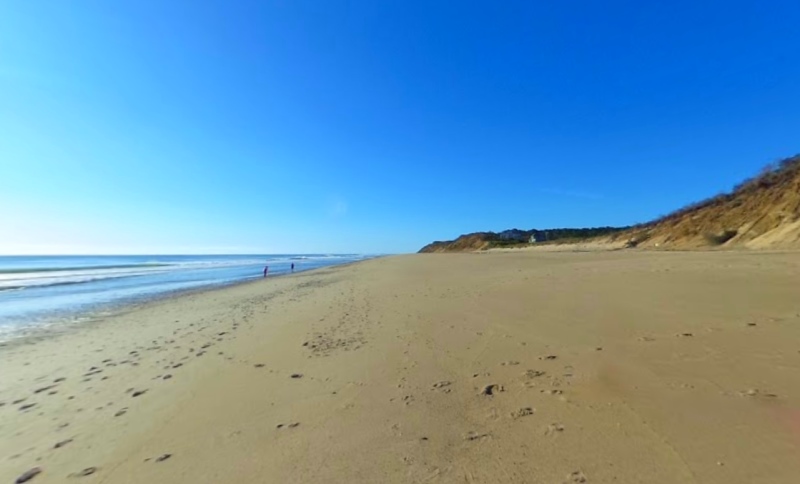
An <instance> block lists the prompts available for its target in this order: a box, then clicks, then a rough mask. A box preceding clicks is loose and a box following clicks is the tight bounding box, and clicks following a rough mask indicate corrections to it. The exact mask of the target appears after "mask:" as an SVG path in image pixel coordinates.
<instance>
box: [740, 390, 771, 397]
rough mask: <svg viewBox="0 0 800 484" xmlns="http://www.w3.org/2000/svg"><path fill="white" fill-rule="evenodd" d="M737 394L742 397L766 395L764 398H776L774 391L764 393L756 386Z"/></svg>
mask: <svg viewBox="0 0 800 484" xmlns="http://www.w3.org/2000/svg"><path fill="white" fill-rule="evenodd" d="M739 395H740V396H742V397H766V398H777V397H778V395H776V394H774V393H764V392H762V391H761V390H759V389H758V388H750V389H748V390H745V391H741V392H739Z"/></svg>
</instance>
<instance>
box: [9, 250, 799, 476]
mask: <svg viewBox="0 0 800 484" xmlns="http://www.w3.org/2000/svg"><path fill="white" fill-rule="evenodd" d="M799 290H800V253H778V252H775V253H765V252H759V253H756V252H643V251H642V252H638V251H615V252H550V253H548V252H536V251H506V252H497V253H481V254H432V255H410V256H397V257H387V258H382V259H376V260H371V261H366V262H360V263H357V264H353V265H349V266H342V267H335V268H327V269H322V270H318V271H313V272H309V273H303V274H296V275H293V276H284V277H278V278H273V279H267V280H261V281H257V282H254V283H248V284H243V285H239V286H235V287H230V288H224V289H219V290H213V291H207V292H201V293H196V294H190V295H184V296H179V297H174V298H171V299H168V300H163V301H157V302H153V303H149V304H145V305H143V306H140V307H137V308H134V309H131V310H129V311H126V312H124V313H121V314H117V315H114V316H109V317H104V318H102V319H100V320H98V321H95V322H91V323H87V324H82V325H78V326H75V327H72V328H70V329H68V330H64V331H60V332H59V333H57V334H53V335H50V336H48V337H45V338H38V339H36V340H28V341H17V342H12V343H8V344H5V345H3V346H2V347H0V402H1V403H0V459H2V460H1V461H0V482H8V483H11V482H15V480H17V479H18V478H20V477H21V476H23V475H24V474H25V473H26V472H28V471H31V470H33V469H37V468H38V470H40V471H41V472H40V473H38V474H36V471H34V472H32V473H30V474H28V476H25V477H30V479H29V481H28V482H32V483H34V484H39V483H48V482H86V483H109V484H111V483H143V482H150V483H212V482H213V483H218V482H236V483H272V482H275V483H289V482H298V483H304V482H309V483H310V482H313V483H320V482H331V483H340V482H347V483H378V482H381V483H384V482H396V483H406V482H420V483H422V482H426V483H427V482H442V483H465V482H466V483H469V482H476V483H477V482H487V483H494V482H497V483H501V482H502V483H573V482H588V483H612V482H613V483H643V482H647V483H683V482H697V483H794V482H798V480H799V479H800V477H798V476H800V293H799V292H798V291H799ZM34 474H35V475H34ZM20 482H22V481H20Z"/></svg>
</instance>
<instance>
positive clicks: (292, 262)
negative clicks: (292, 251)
mask: <svg viewBox="0 0 800 484" xmlns="http://www.w3.org/2000/svg"><path fill="white" fill-rule="evenodd" d="M292 272H294V262H292Z"/></svg>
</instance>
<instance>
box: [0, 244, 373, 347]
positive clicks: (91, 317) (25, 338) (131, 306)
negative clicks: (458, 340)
mask: <svg viewBox="0 0 800 484" xmlns="http://www.w3.org/2000/svg"><path fill="white" fill-rule="evenodd" d="M383 257H386V256H383ZM365 260H370V259H363V260H357V261H352V262H346V263H343V264H336V265H332V266H325V267H317V268H314V269H307V270H299V271H297V272H294V273H292V272H285V273H277V274H275V275H273V276H269V277H267V278H264V277H261V276H253V277H251V278H249V279H242V280H237V281H229V282H222V283H215V284H209V285H205V286H200V287H189V288H183V289H174V290H170V291H164V292H160V293H154V294H149V295H142V296H132V297H130V298H124V299H121V300H117V301H113V302H106V303H98V304H97V305H94V306H92V307H90V308H86V309H84V310H74V311H70V310H64V311H63V312H62V313H61V314H54V315H53V316H51V317H46V318H41V319H39V320H38V321H37V322H36V323H33V324H31V325H29V326H27V327H21V328H19V329H16V330H9V331H8V332H6V333H5V334H3V333H0V352H2V350H3V348H5V347H9V346H12V345H15V344H22V345H25V344H32V343H35V342H36V341H40V340H42V339H44V338H48V337H51V336H54V335H58V334H61V333H64V332H67V331H70V330H74V329H77V328H78V327H79V326H83V325H87V324H92V323H96V322H98V321H100V320H103V319H107V318H112V317H114V316H117V315H121V314H125V313H126V312H128V311H134V310H136V309H137V308H140V307H143V306H146V305H148V304H153V303H157V302H160V301H165V300H170V299H173V298H176V297H182V296H186V295H191V294H199V293H204V292H210V291H217V290H221V289H226V288H230V287H236V286H239V285H246V284H253V283H255V282H258V281H262V280H264V279H274V278H279V277H287V276H294V275H297V274H303V273H313V272H315V271H319V270H323V269H327V268H328V267H340V266H346V265H349V264H355V263H358V262H364V261H365Z"/></svg>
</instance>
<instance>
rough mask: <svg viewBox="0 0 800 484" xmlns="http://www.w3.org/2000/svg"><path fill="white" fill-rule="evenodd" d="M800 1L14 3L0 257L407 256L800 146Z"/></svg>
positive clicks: (690, 190) (647, 205) (578, 218)
mask: <svg viewBox="0 0 800 484" xmlns="http://www.w3.org/2000/svg"><path fill="white" fill-rule="evenodd" d="M798 25H800V4H798V3H797V2H796V1H793V2H790V1H778V0H774V1H769V2H756V1H737V0H730V1H724V2H723V1H706V2H697V1H683V0H678V1H670V2H641V1H633V0H631V1H603V2H599V1H588V0H587V1H559V2H531V1H519V2H517V1H505V2H499V3H498V2H473V1H458V2H430V1H425V2H423V1H419V2H417V1H402V2H400V1H384V2H376V1H374V0H371V1H367V0H365V1H348V2H341V1H334V0H331V1H326V2H319V1H289V0H284V1H273V2H268V1H260V2H256V1H252V2H248V1H238V2H223V1H205V2H203V1H199V0H192V1H188V0H187V1H181V0H173V1H169V2H165V1H161V0H158V1H153V0H137V1H116V2H107V1H99V0H98V1H88V0H83V1H81V0H76V1H70V2H66V1H63V2H51V1H36V0H10V1H5V2H2V3H0V253H87V252H94V253H121V252H128V253H147V252H151V253H152V252H161V253H163V252H173V253H176V252H183V253H197V252H381V253H385V252H408V251H415V250H417V249H418V248H419V247H421V246H422V245H424V244H426V243H428V242H429V241H431V240H434V239H446V238H452V237H454V236H456V235H459V234H461V233H464V232H471V231H479V230H502V229H505V228H511V227H519V228H551V227H565V226H569V227H582V226H598V225H621V224H631V223H636V222H642V221H646V220H648V219H651V218H653V217H656V216H658V215H662V214H665V213H667V212H669V211H671V210H673V209H675V208H678V207H680V206H682V205H685V204H687V203H688V202H691V201H694V200H698V199H702V198H705V197H708V196H711V195H714V194H716V193H718V192H720V191H724V190H728V189H730V187H731V186H732V185H734V184H735V183H737V182H738V181H740V180H741V179H743V178H745V177H748V176H750V175H753V174H755V173H756V172H757V171H758V170H759V169H760V168H761V167H762V166H764V165H766V164H767V163H769V162H771V161H775V160H777V159H779V158H782V157H786V156H789V155H792V154H795V153H797V152H800V138H798V133H800V115H798V113H800V62H798V61H799V60H800V35H798V34H797V26H798Z"/></svg>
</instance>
